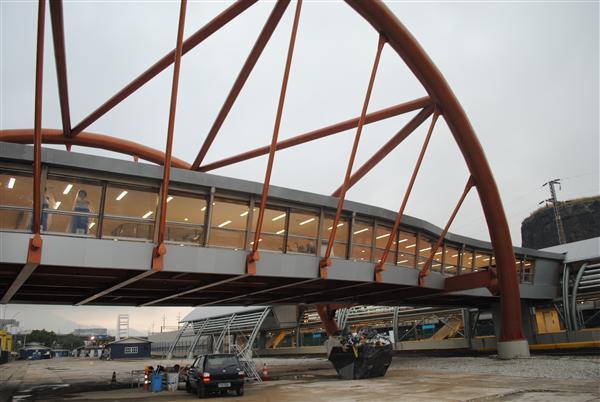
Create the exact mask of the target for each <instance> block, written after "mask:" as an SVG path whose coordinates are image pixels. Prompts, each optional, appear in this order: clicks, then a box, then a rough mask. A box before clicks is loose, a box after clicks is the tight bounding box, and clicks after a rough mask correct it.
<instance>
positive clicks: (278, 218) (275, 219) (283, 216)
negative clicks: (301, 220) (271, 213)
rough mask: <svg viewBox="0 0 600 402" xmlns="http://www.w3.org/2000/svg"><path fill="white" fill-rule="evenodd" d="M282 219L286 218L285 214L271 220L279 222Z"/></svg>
mask: <svg viewBox="0 0 600 402" xmlns="http://www.w3.org/2000/svg"><path fill="white" fill-rule="evenodd" d="M281 218H285V213H283V214H281V215H278V216H276V217H275V218H273V219H271V220H272V221H278V220H280V219H281Z"/></svg>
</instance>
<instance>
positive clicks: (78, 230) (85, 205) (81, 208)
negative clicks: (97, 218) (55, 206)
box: [71, 190, 90, 234]
mask: <svg viewBox="0 0 600 402" xmlns="http://www.w3.org/2000/svg"><path fill="white" fill-rule="evenodd" d="M73 211H75V212H90V202H89V200H88V199H87V192H86V191H85V190H79V192H78V193H77V197H76V198H75V205H74V206H73ZM88 220H89V217H88V216H85V215H79V216H74V217H73V219H72V221H71V233H75V234H87V233H88Z"/></svg>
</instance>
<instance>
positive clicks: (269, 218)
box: [252, 208, 287, 235]
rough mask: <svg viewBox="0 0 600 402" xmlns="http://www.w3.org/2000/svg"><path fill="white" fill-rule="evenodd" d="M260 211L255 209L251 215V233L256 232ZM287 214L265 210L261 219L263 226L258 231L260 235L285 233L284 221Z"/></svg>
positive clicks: (281, 211) (280, 211)
mask: <svg viewBox="0 0 600 402" xmlns="http://www.w3.org/2000/svg"><path fill="white" fill-rule="evenodd" d="M259 212H260V209H259V208H257V209H256V211H255V212H254V213H253V214H252V231H255V230H256V224H257V222H258V213H259ZM286 218H287V213H286V212H285V211H283V210H281V209H271V208H265V214H264V217H263V224H262V228H261V230H260V232H261V234H262V233H275V234H279V235H282V234H283V233H284V232H285V221H286Z"/></svg>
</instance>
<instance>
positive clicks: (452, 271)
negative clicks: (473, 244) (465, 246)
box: [444, 245, 460, 276]
mask: <svg viewBox="0 0 600 402" xmlns="http://www.w3.org/2000/svg"><path fill="white" fill-rule="evenodd" d="M459 255H460V252H459V250H458V247H452V246H449V245H446V249H445V251H444V272H445V273H446V274H447V275H451V276H454V275H456V274H457V272H458V257H459Z"/></svg>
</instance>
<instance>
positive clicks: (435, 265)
mask: <svg viewBox="0 0 600 402" xmlns="http://www.w3.org/2000/svg"><path fill="white" fill-rule="evenodd" d="M440 265H442V264H433V265H432V267H439V266H440Z"/></svg>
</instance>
